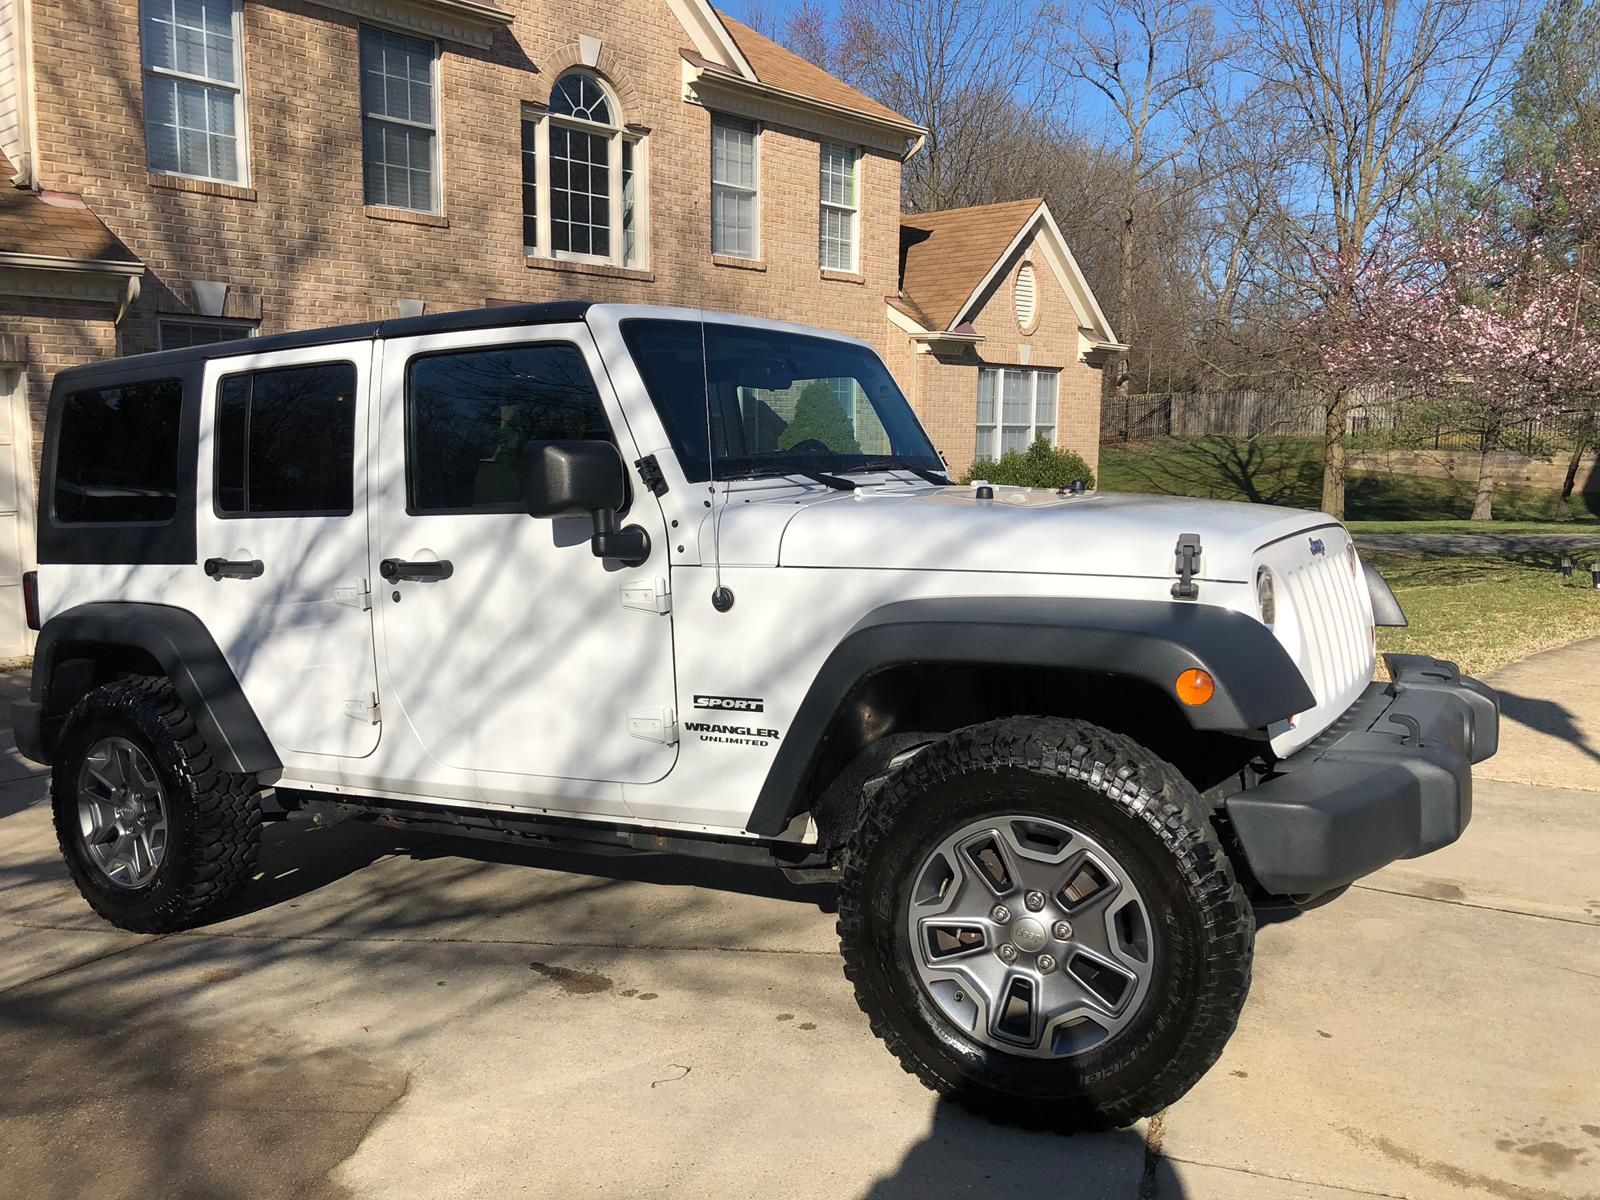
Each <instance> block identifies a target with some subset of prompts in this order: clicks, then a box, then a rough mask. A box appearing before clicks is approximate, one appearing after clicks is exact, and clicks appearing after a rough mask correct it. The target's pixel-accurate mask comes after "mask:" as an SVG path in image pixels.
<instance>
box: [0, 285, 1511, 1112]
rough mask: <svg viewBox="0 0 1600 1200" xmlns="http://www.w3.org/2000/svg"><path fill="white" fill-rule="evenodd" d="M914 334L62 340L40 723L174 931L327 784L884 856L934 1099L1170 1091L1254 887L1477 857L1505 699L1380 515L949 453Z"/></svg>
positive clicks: (29, 708) (136, 917)
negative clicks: (1383, 533) (1420, 610)
mask: <svg viewBox="0 0 1600 1200" xmlns="http://www.w3.org/2000/svg"><path fill="white" fill-rule="evenodd" d="M943 471H944V468H943V464H942V463H941V461H940V458H939V456H938V455H937V454H936V452H935V451H934V448H933V446H932V445H931V444H930V443H929V441H928V438H927V435H926V434H925V433H924V432H923V430H922V428H921V427H920V425H919V424H918V422H917V420H916V418H915V416H914V415H913V414H912V411H911V409H910V407H909V406H908V405H907V403H906V401H905V399H904V397H903V396H902V395H901V394H900V392H899V390H898V389H897V388H896V386H895V384H894V381H893V380H892V379H891V377H890V375H889V372H888V371H887V370H886V369H885V367H884V366H883V364H882V362H880V361H879V359H878V357H877V356H876V355H875V354H874V353H873V351H872V350H871V349H870V348H869V347H868V346H867V345H865V344H864V343H861V342H857V341H853V340H850V339H847V338H842V337H837V336H832V335H828V334H823V333H819V332H817V331H814V330H808V329H803V328H799V327H795V326H790V325H782V324H776V323H773V322H766V321H755V320H747V319H743V318H740V317H734V316H726V315H721V314H713V313H702V312H698V311H690V310H681V309H660V308H641V307H625V306H613V305H589V304H583V303H557V304H547V305H534V306H527V307H517V308H493V309H483V310H477V311H472V312H462V313H454V314H448V315H443V316H428V317H417V318H410V319H404V320H396V321H385V322H382V323H378V324H369V325H362V326H352V327H348V328H342V329H329V330H320V331H315V332H309V333H297V334H290V335H286V336H282V337H269V338H261V339H257V340H251V341H240V342H233V343H230V344H225V345H220V346H208V347H202V348H195V349H189V350H177V351H170V352H166V353H161V354H152V355H145V356H141V357H137V358H128V359H120V360H115V361H108V362H103V363H98V364H94V365H91V366H86V367H80V368H76V369H73V370H70V371H65V372H63V373H62V374H61V375H60V376H58V378H57V379H56V383H55V390H54V394H53V395H52V397H51V400H50V409H49V419H48V426H47V430H46V435H45V445H44V457H43V467H42V476H41V489H42V494H43V503H42V504H41V505H40V514H41V515H40V523H39V547H38V549H39V555H38V558H39V563H40V564H41V565H40V569H39V572H38V575H37V577H36V578H30V579H29V580H28V581H27V590H28V592H29V594H30V600H31V602H32V607H33V611H32V613H31V616H32V617H33V619H34V625H35V628H37V629H39V631H40V632H39V638H38V650H37V655H36V658H35V667H34V675H33V689H32V695H31V699H29V700H27V701H25V702H22V703H20V704H18V705H17V710H16V713H15V726H16V730H17V740H18V743H19V745H20V746H21V747H22V749H23V752H24V753H25V754H27V755H28V756H29V757H30V758H32V759H35V760H36V761H38V762H41V763H49V764H51V766H52V776H51V794H52V804H53V809H54V817H55V824H56V829H57V832H58V834H59V837H60V843H61V849H62V852H63V853H64V854H65V856H66V861H67V864H68V866H69V867H70V869H71V872H72V875H73V878H74V879H75V880H76V882H77V885H78V887H79V888H80V889H81V891H82V893H83V895H84V896H85V898H86V899H87V900H88V902H89V903H90V905H91V906H93V908H94V909H95V911H96V912H98V913H100V914H101V915H102V916H103V917H105V918H106V919H107V920H108V921H111V922H112V923H114V924H116V925H119V926H122V927H123V928H126V929H134V930H141V931H151V932H154V931H162V930H171V929H176V928H181V927H183V926H187V925H193V924H196V923H198V922H203V921H206V920H210V919H214V918H215V917H217V916H218V915H220V914H222V913H224V912H225V911H226V905H227V902H228V900H229V899H230V897H232V896H233V895H234V894H235V893H237V892H238V891H239V890H240V889H241V888H243V887H245V886H246V884H247V882H248V881H249V880H250V878H251V877H252V875H253V874H254V872H255V870H256V856H257V848H258V844H259V840H260V830H261V823H262V821H263V819H264V814H265V816H266V817H267V818H271V817H274V816H281V815H284V814H286V813H295V812H313V813H316V812H319V811H320V812H323V813H326V812H330V811H336V812H339V813H343V814H347V815H354V816H357V817H362V818H369V819H371V818H381V819H385V820H387V821H390V822H398V823H401V824H407V825H411V826H414V827H416V828H419V829H430V830H436V831H437V830H444V831H452V832H457V833H468V834H477V835H483V836H495V837H503V838H506V839H537V840H540V841H545V842H556V843H564V844H578V845H583V844H591V845H592V844H594V843H599V844H601V845H603V846H606V847H610V848H613V849H615V848H624V849H626V848H632V849H637V850H642V851H670V852H677V853H683V854H693V855H702V856H706V857H710V858H721V859H727V860H732V861H735V862H744V863H766V864H771V865H773V866H776V867H781V868H784V869H786V870H788V871H789V872H790V874H791V876H793V877H796V878H800V879H809V880H817V881H833V882H836V884H837V887H838V904H839V935H840V939H841V941H842V943H843V951H844V961H845V971H846V974H847V975H848V976H849V978H850V980H851V982H852V983H853V984H854V986H855V992H856V997H857V999H858V1001H859V1003H860V1005H861V1007H862V1009H863V1010H864V1011H865V1012H866V1014H867V1017H868V1019H869V1020H870V1022H871V1025H872V1029H873V1031H874V1032H875V1033H876V1034H877V1035H878V1036H879V1037H880V1038H882V1039H883V1040H884V1042H885V1043H886V1044H887V1045H888V1047H889V1048H890V1050H891V1051H892V1052H893V1053H894V1054H895V1055H896V1056H897V1057H898V1058H899V1059H900V1061H901V1062H902V1063H903V1064H904V1065H905V1067H906V1068H907V1069H908V1070H909V1071H911V1072H913V1073H914V1074H916V1075H917V1076H918V1077H919V1078H920V1079H921V1080H922V1081H923V1082H925V1083H926V1084H928V1085H929V1086H930V1087H933V1088H935V1089H937V1090H938V1091H940V1092H942V1093H944V1094H945V1095H948V1096H950V1097H953V1098H954V1099H956V1100H958V1101H960V1102H962V1103H964V1104H967V1105H969V1106H971V1107H972V1108H974V1109H977V1110H979V1111H981V1112H984V1113H986V1114H988V1115H990V1116H993V1117H995V1118H997V1119H1001V1120H1010V1121H1016V1122H1020V1123H1025V1124H1032V1125H1045V1126H1050V1127H1054V1128H1073V1127H1078V1128H1082V1127H1089V1126H1095V1125H1103V1124H1107V1123H1118V1122H1127V1121H1130V1120H1133V1119H1134V1118H1137V1117H1139V1116H1141V1115H1143V1114H1147V1113H1151V1112H1154V1111H1155V1110H1157V1109H1159V1108H1161V1107H1162V1106H1163V1105H1166V1104H1168V1103H1170V1102H1172V1101H1173V1100H1175V1099H1176V1098H1177V1097H1178V1096H1179V1095H1181V1094H1182V1093H1183V1092H1184V1090H1185V1089H1187V1088H1188V1087H1189V1086H1190V1085H1192V1084H1193V1083H1194V1082H1195V1080H1196V1079H1197V1078H1199V1076H1200V1075H1201V1073H1202V1072H1204V1071H1205V1070H1206V1068H1207V1067H1208V1066H1210V1064H1211V1063H1212V1062H1213V1061H1215V1059H1216V1058H1217V1056H1218V1054H1219V1053H1221V1051H1222V1047H1223V1045H1224V1043H1225V1041H1226V1040H1227V1038H1228V1036H1229V1034H1230V1033H1231V1031H1232V1030H1233V1027H1234V1024H1235V1022H1236V1020H1237V1018H1238V1015H1239V1010H1240V1007H1241V1005H1242V1004H1243V1002H1244V998H1245V992H1246V989H1247V986H1248V984H1249V980H1250V960H1251V947H1252V938H1253V932H1254V921H1253V915H1252V907H1251V901H1252V900H1253V899H1262V898H1266V897H1288V898H1293V899H1294V900H1297V901H1301V902H1303V901H1305V900H1307V899H1308V898H1312V897H1317V896H1321V895H1326V894H1328V893H1330V892H1333V891H1335V890H1337V889H1339V888H1341V887H1343V886H1344V885H1346V884H1348V883H1349V882H1350V881H1351V880H1353V879H1356V878H1357V877H1359V876H1361V875H1364V874H1366V873H1367V872H1370V871H1372V870H1375V869H1376V868H1378V867H1380V866H1382V865H1384V864H1385V863H1388V862H1390V861H1392V860H1394V859H1396V858H1402V857H1407V856H1412V855H1417V854H1422V853H1425V852H1427V851H1429V850H1433V849H1436V848H1438V847H1440V846H1444V845H1446V844H1448V843H1450V842H1452V841H1454V840H1455V839H1456V838H1457V837H1458V836H1459V835H1460V833H1461V830H1462V827H1463V826H1464V825H1465V824H1466V821H1467V818H1468V815H1469V811H1470V806H1471V800H1470V798H1471V764H1472V763H1474V762H1477V761H1480V760H1482V759H1484V758H1486V757H1488V756H1489V755H1490V754H1492V753H1494V750H1495V743H1496V734H1497V724H1498V710H1497V703H1496V700H1495V697H1494V694H1493V693H1492V692H1491V691H1489V690H1488V689H1487V688H1485V687H1483V686H1482V685H1481V684H1479V683H1477V682H1476V681H1474V680H1471V679H1467V678H1463V677H1462V676H1461V675H1460V674H1459V673H1458V672H1457V670H1456V669H1455V667H1454V666H1452V665H1451V664H1449V663H1442V662H1436V661H1434V660H1432V659H1426V658H1416V657H1399V656H1392V657H1390V659H1389V664H1388V665H1389V670H1390V675H1391V678H1392V682H1387V683H1374V682H1372V677H1373V668H1374V635H1373V629H1374V624H1375V616H1376V618H1377V620H1379V621H1384V622H1390V623H1396V622H1402V621H1403V620H1404V618H1403V616H1402V615H1401V614H1400V612H1399V608H1398V606H1397V605H1396V604H1395V601H1394V597H1393V595H1392V593H1391V592H1390V591H1389V589H1388V588H1387V587H1386V586H1385V585H1384V584H1383V581H1382V580H1381V579H1379V578H1378V577H1377V576H1376V574H1375V573H1374V572H1373V571H1371V570H1370V569H1366V568H1364V567H1363V565H1362V564H1361V562H1360V561H1359V560H1358V558H1357V556H1356V552H1355V549H1354V547H1353V546H1352V545H1351V541H1350V537H1349V535H1348V534H1347V533H1346V532H1345V530H1344V528H1343V527H1342V526H1341V525H1340V524H1339V523H1338V522H1337V521H1335V520H1333V519H1331V518H1329V517H1327V516H1325V515H1321V514H1317V513H1307V512H1297V511H1291V510H1287V509H1281V508H1269V507H1261V506H1249V505H1243V504H1226V503H1216V502H1206V501H1192V500H1173V499H1163V498H1155V497H1147V496H1117V495H1096V494H1092V493H1085V492H1084V491H1083V490H1082V489H1080V488H1065V489H1063V490H1062V491H1061V492H1050V491H1025V490H1021V489H1011V488H1004V487H989V486H984V485H974V486H971V487H958V486H955V485H953V484H952V483H950V482H949V480H948V479H947V478H946V477H945V475H944V473H943Z"/></svg>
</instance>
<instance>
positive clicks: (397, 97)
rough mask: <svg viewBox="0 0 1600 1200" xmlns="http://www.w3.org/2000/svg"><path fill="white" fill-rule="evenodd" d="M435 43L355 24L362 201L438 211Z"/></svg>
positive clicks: (427, 211) (383, 205) (436, 64)
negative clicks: (358, 42) (357, 32)
mask: <svg viewBox="0 0 1600 1200" xmlns="http://www.w3.org/2000/svg"><path fill="white" fill-rule="evenodd" d="M438 59H439V52H438V47H437V46H436V45H435V44H434V43H433V42H429V41H424V40H423V39H422V38H414V37H407V36H406V35H405V34H403V33H393V32H391V31H390V30H387V29H375V28H373V27H372V26H370V25H363V26H362V27H361V113H362V120H361V138H362V145H363V155H364V161H363V178H364V182H363V191H364V193H365V196H366V202H367V203H368V204H374V205H379V206H382V207H385V208H408V209H411V210H413V211H415V212H426V213H432V212H438V211H439V187H438V180H439V161H438V160H439V113H438V104H437V97H438V88H437V86H436V76H437V69H438Z"/></svg>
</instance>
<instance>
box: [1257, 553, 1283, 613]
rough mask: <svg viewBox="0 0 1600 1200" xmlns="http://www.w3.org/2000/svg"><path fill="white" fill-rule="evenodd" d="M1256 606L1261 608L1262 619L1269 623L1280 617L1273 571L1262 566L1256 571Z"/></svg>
mask: <svg viewBox="0 0 1600 1200" xmlns="http://www.w3.org/2000/svg"><path fill="white" fill-rule="evenodd" d="M1256 606H1257V607H1258V608H1260V609H1261V620H1262V621H1263V622H1265V623H1266V624H1268V625H1272V624H1274V623H1275V622H1276V621H1277V619H1278V598H1277V596H1276V595H1275V594H1274V593H1273V587H1272V572H1271V571H1269V570H1267V568H1266V567H1262V568H1261V569H1260V570H1259V571H1257V572H1256Z"/></svg>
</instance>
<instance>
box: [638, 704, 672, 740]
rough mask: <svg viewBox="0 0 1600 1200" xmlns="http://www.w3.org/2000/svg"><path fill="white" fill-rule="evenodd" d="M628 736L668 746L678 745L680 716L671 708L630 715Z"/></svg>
mask: <svg viewBox="0 0 1600 1200" xmlns="http://www.w3.org/2000/svg"><path fill="white" fill-rule="evenodd" d="M628 736H629V737H636V738H640V739H642V740H644V741H647V742H660V743H662V744H663V745H667V746H676V745H677V744H678V716H677V714H676V713H674V712H673V711H672V710H671V709H670V708H658V709H654V710H652V711H650V712H632V713H629V714H628Z"/></svg>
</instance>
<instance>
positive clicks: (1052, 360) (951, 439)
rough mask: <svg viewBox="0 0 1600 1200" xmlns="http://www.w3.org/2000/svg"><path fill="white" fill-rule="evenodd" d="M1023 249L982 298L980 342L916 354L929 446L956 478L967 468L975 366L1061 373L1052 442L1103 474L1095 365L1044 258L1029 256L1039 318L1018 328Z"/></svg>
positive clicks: (973, 429)
mask: <svg viewBox="0 0 1600 1200" xmlns="http://www.w3.org/2000/svg"><path fill="white" fill-rule="evenodd" d="M1028 250H1029V247H1028V246H1026V245H1024V246H1021V247H1018V249H1017V251H1016V252H1015V253H1014V255H1013V256H1012V258H1011V260H1010V261H1008V262H1007V263H1006V265H1005V267H1004V269H1003V270H1002V271H1001V272H1000V273H999V275H998V276H997V278H996V281H995V283H994V284H993V285H992V286H991V288H990V290H989V293H988V294H987V295H986V296H984V297H981V298H980V301H979V306H978V311H977V314H976V316H974V317H972V318H971V321H972V324H973V325H974V326H975V327H976V329H977V331H978V332H979V333H980V334H982V335H983V338H984V340H983V342H982V343H981V344H979V345H978V346H976V347H973V348H970V349H968V350H966V351H965V352H964V353H960V354H949V355H946V354H941V355H938V356H930V355H921V356H919V364H920V366H921V370H920V372H919V373H918V375H917V377H916V379H915V382H914V386H915V388H916V394H915V396H914V401H915V403H916V404H917V406H918V411H919V412H920V413H921V415H922V419H923V422H924V423H925V424H926V425H927V426H928V431H929V433H930V434H932V436H933V440H934V445H935V446H937V447H938V448H939V450H940V451H941V452H942V453H943V454H944V455H945V458H946V459H947V460H948V462H949V464H950V468H951V469H952V470H953V471H956V472H958V473H959V472H964V471H965V470H966V469H967V468H968V467H969V466H971V465H972V460H973V457H974V453H975V446H976V440H977V419H978V369H979V367H980V366H1008V367H1010V366H1022V367H1055V368H1059V369H1060V372H1061V375H1060V382H1059V385H1058V392H1057V406H1058V407H1057V415H1056V444H1057V445H1059V446H1064V447H1067V448H1068V449H1071V450H1075V451H1077V453H1078V454H1080V455H1082V456H1083V459H1084V461H1085V462H1087V463H1088V464H1089V466H1090V468H1091V469H1093V470H1095V471H1098V470H1099V469H1100V387H1101V372H1100V368H1099V367H1093V366H1090V365H1089V364H1087V363H1084V362H1081V361H1080V360H1079V357H1078V345H1079V337H1078V318H1077V314H1076V313H1075V311H1074V310H1073V307H1072V301H1071V300H1070V299H1069V297H1068V296H1067V293H1066V292H1065V291H1064V290H1063V289H1062V287H1061V284H1060V283H1059V282H1058V281H1057V279H1056V277H1055V273H1054V272H1053V271H1052V270H1051V269H1050V268H1049V266H1048V265H1047V264H1046V262H1045V261H1044V257H1043V255H1041V254H1035V255H1034V278H1035V280H1036V292H1037V296H1038V316H1037V319H1036V321H1035V323H1034V326H1033V328H1032V329H1031V330H1029V331H1026V332H1025V331H1023V330H1022V329H1021V328H1019V327H1018V325H1017V319H1016V297H1015V287H1014V283H1015V279H1016V273H1017V267H1018V266H1019V264H1020V263H1021V261H1022V259H1023V256H1024V255H1025V254H1026V253H1027V252H1028ZM892 365H893V363H892V361H891V366H892Z"/></svg>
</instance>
